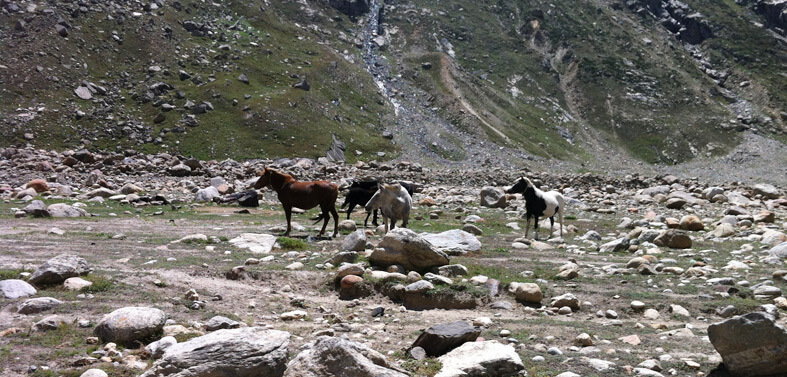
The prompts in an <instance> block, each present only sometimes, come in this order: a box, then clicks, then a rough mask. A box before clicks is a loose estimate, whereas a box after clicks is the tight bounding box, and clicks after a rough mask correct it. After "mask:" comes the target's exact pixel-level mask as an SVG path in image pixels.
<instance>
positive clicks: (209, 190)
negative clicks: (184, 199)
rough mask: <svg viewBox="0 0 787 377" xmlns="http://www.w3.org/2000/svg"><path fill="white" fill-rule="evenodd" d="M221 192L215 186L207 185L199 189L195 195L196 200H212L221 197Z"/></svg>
mask: <svg viewBox="0 0 787 377" xmlns="http://www.w3.org/2000/svg"><path fill="white" fill-rule="evenodd" d="M220 196H221V194H220V193H219V190H218V189H217V188H215V187H213V186H209V187H206V188H204V189H199V190H197V193H196V194H195V195H194V201H195V202H210V201H212V200H213V198H218V197H220Z"/></svg>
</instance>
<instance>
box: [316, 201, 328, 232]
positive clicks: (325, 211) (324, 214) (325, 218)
mask: <svg viewBox="0 0 787 377" xmlns="http://www.w3.org/2000/svg"><path fill="white" fill-rule="evenodd" d="M320 210H321V211H322V214H321V215H320V216H321V217H322V229H320V233H319V234H317V236H322V234H323V233H325V227H327V226H328V219H329V218H330V217H329V216H328V208H326V207H325V206H322V205H321V206H320Z"/></svg>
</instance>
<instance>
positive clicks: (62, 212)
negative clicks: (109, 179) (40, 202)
mask: <svg viewBox="0 0 787 377" xmlns="http://www.w3.org/2000/svg"><path fill="white" fill-rule="evenodd" d="M46 210H47V211H48V212H49V214H50V215H51V216H52V217H87V216H90V214H89V213H87V211H85V210H84V209H82V208H77V207H74V206H71V205H68V204H66V203H55V204H50V205H49V207H47V209H46Z"/></svg>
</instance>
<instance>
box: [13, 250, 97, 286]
mask: <svg viewBox="0 0 787 377" xmlns="http://www.w3.org/2000/svg"><path fill="white" fill-rule="evenodd" d="M90 271H91V268H90V267H89V266H88V264H87V261H86V260H85V259H84V258H81V257H78V256H76V255H68V254H63V255H58V256H56V257H54V258H52V259H50V260H48V261H46V262H44V264H42V265H41V266H39V267H38V268H37V269H36V270H35V271H34V272H33V275H31V276H30V279H29V280H28V281H29V282H30V284H34V285H39V284H60V283H62V282H64V281H65V280H66V279H68V278H70V277H75V276H80V275H86V274H87V273H89V272H90Z"/></svg>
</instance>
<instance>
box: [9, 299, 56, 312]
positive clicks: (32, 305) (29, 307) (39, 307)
mask: <svg viewBox="0 0 787 377" xmlns="http://www.w3.org/2000/svg"><path fill="white" fill-rule="evenodd" d="M62 304H63V301H60V300H58V299H56V298H52V297H37V298H31V299H29V300H25V301H24V302H23V303H21V304H19V306H17V308H16V312H17V313H19V314H35V313H41V312H43V311H47V310H49V309H52V308H54V307H56V306H60V305H62Z"/></svg>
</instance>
